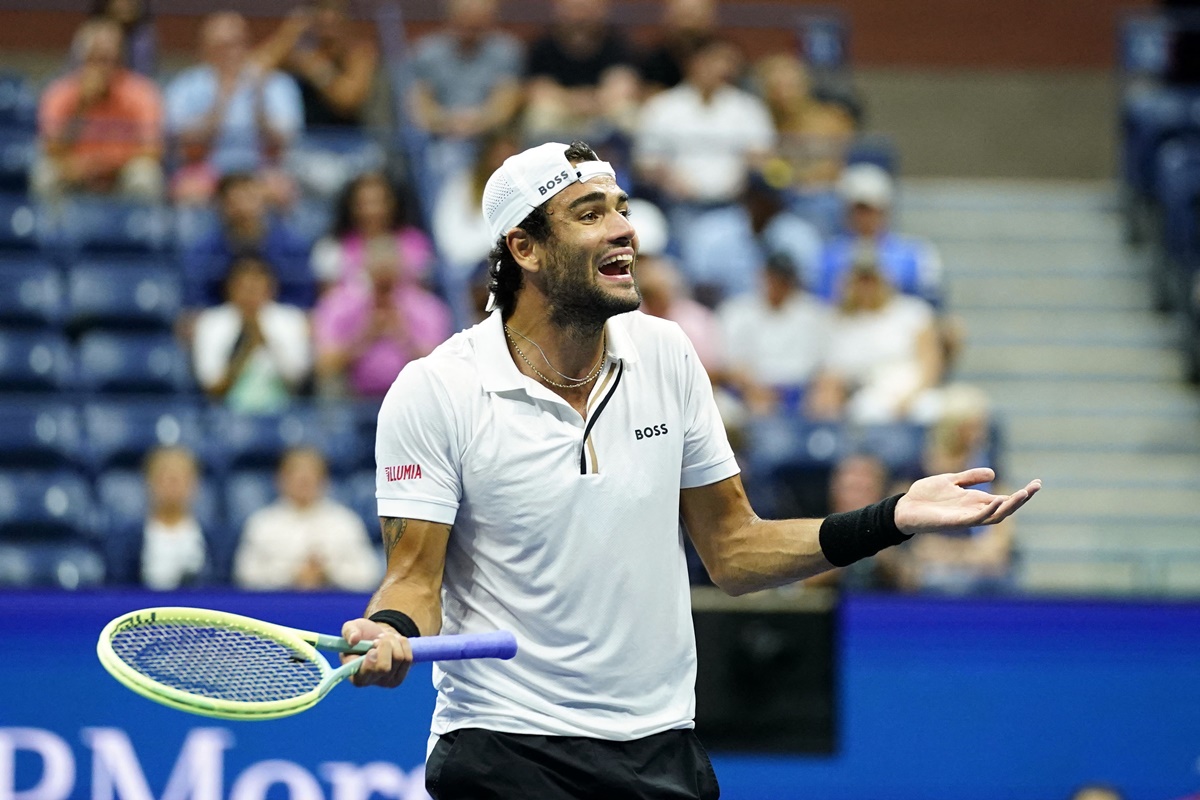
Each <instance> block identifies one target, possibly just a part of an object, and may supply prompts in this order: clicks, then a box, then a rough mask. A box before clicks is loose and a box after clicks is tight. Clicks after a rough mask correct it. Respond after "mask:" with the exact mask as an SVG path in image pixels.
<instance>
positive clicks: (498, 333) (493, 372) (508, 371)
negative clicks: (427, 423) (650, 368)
mask: <svg viewBox="0 0 1200 800" xmlns="http://www.w3.org/2000/svg"><path fill="white" fill-rule="evenodd" d="M632 313H634V314H637V313H640V312H637V311H634V312H632ZM624 316H625V315H624V314H621V315H619V316H616V317H613V318H612V319H610V320H609V321H608V322H606V323H605V325H604V327H605V330H607V331H608V352H609V354H610V355H612V357H613V358H616V359H618V360H620V361H624V362H625V363H626V364H633V363H635V362H636V361H637V360H638V351H637V345H635V344H634V342H633V337H631V336H630V335H629V331H628V330H626V327H625V320H624ZM475 341H476V343H477V344H476V347H475V353H476V356H475V358H476V362H477V364H478V366H479V377H480V380H481V382H482V384H483V390H484V391H485V392H507V391H511V390H513V389H524V388H525V375H524V373H522V372H521V371H520V370H519V369H517V365H516V363H515V362H514V361H513V359H512V355H511V354H510V353H509V352H508V342H507V339H506V338H505V336H504V320H503V316H502V314H501V312H500V309H496V310H495V311H493V312H492V313H491V314H490V315H489V316H488V318H487V319H485V320H484V321H483V322H481V323H479V335H478V336H476V337H475Z"/></svg>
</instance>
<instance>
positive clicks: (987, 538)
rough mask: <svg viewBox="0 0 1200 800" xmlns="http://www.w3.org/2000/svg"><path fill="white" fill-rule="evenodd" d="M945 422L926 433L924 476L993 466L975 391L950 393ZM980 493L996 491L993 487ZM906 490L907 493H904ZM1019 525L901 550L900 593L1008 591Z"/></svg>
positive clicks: (946, 535) (938, 537)
mask: <svg viewBox="0 0 1200 800" xmlns="http://www.w3.org/2000/svg"><path fill="white" fill-rule="evenodd" d="M941 395H942V404H941V416H940V418H939V419H938V421H937V423H935V424H934V425H933V426H932V427H930V429H929V430H928V431H927V433H926V438H925V452H924V454H923V457H922V463H921V474H922V475H933V474H940V473H946V472H963V471H964V470H968V469H973V468H975V467H987V466H992V465H991V464H989V463H988V452H987V448H988V444H989V442H988V437H989V430H990V422H991V419H990V414H989V411H988V401H987V397H986V396H985V395H984V393H983V392H982V391H981V390H980V389H978V388H977V387H974V386H965V385H956V386H948V387H946V388H945V389H944V390H943V391H942V393H941ZM976 488H979V489H982V490H984V491H993V490H994V489H993V487H992V486H991V485H990V484H983V485H980V486H978V487H976ZM901 490H902V489H901ZM1013 524H1014V523H1013V521H1012V520H1005V521H1004V522H1001V523H1000V524H999V525H981V526H979V527H976V528H967V529H964V530H961V531H957V532H942V533H935V534H930V535H928V536H925V535H922V536H920V537H917V539H915V540H913V541H911V542H907V543H906V544H905V545H904V546H903V547H901V548H898V549H897V553H896V555H895V558H894V564H893V575H894V578H895V580H896V582H897V587H898V588H900V589H905V590H910V591H916V590H934V591H943V592H952V593H962V592H978V591H988V590H996V589H1002V588H1005V587H1006V586H1007V582H1008V577H1009V573H1010V569H1011V565H1012V545H1013Z"/></svg>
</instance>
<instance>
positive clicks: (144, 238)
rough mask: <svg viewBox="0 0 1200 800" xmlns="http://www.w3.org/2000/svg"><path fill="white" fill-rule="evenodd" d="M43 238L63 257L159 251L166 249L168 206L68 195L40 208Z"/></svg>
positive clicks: (169, 234) (169, 229) (169, 221)
mask: <svg viewBox="0 0 1200 800" xmlns="http://www.w3.org/2000/svg"><path fill="white" fill-rule="evenodd" d="M43 213H44V214H45V228H46V234H45V239H46V241H47V243H48V245H49V246H50V247H51V248H53V249H55V250H56V251H58V252H59V253H60V254H61V255H63V256H64V257H66V258H70V257H74V256H77V255H79V254H92V253H122V254H143V255H146V254H161V253H166V252H168V251H169V250H170V248H171V245H172V241H173V240H172V234H173V233H174V227H175V222H174V218H173V216H172V213H171V211H170V209H168V208H166V207H163V206H157V205H147V204H144V203H131V202H127V201H122V200H119V199H116V198H110V197H105V198H97V197H82V196H80V197H71V198H69V199H68V200H66V201H65V202H64V203H63V204H62V206H61V207H60V208H58V209H56V210H54V211H51V210H49V209H46V210H44V212H43Z"/></svg>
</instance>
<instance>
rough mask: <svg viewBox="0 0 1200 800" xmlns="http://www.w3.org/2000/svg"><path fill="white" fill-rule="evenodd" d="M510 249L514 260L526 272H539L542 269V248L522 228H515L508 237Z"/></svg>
mask: <svg viewBox="0 0 1200 800" xmlns="http://www.w3.org/2000/svg"><path fill="white" fill-rule="evenodd" d="M506 239H507V242H508V250H509V252H511V253H512V255H513V260H514V261H516V262H517V265H518V266H519V267H520V268H521V269H523V270H525V271H526V272H537V271H538V270H539V269H541V248H540V247H539V246H538V243H537V242H535V241H534V240H533V238H532V237H531V236H530V235H529V234H527V233H526V232H525V231H524V230H522V229H521V228H513V229H512V230H511V231H509V232H508V236H507V237H506Z"/></svg>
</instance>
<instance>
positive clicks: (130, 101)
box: [31, 19, 163, 201]
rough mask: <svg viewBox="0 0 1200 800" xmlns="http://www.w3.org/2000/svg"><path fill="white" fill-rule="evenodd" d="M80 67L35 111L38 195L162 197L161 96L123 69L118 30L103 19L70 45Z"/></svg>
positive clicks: (90, 23)
mask: <svg viewBox="0 0 1200 800" xmlns="http://www.w3.org/2000/svg"><path fill="white" fill-rule="evenodd" d="M72 51H73V56H74V57H75V59H76V61H77V62H78V64H79V67H78V68H77V69H75V70H74V71H72V72H70V73H68V74H67V75H65V76H63V77H62V78H59V79H58V80H56V81H55V82H54V83H52V84H50V86H49V88H47V89H46V92H45V94H43V95H42V102H41V106H40V108H39V109H38V126H39V129H40V134H39V135H40V139H41V146H42V154H41V156H40V157H39V158H38V160H37V161H36V162H35V163H34V166H33V173H32V176H31V184H32V188H33V191H34V193H35V194H37V195H38V196H40V197H42V198H46V199H55V198H59V197H61V196H62V195H63V194H65V193H68V192H79V191H83V192H95V193H101V194H118V195H121V196H124V197H128V198H131V199H136V200H144V201H154V200H157V199H158V198H160V197H161V196H162V191H163V171H162V164H161V163H160V159H161V157H162V98H161V97H160V95H159V92H158V89H157V88H156V87H155V85H154V84H153V83H152V82H151V81H150V80H149V79H147V78H145V77H142V76H141V75H138V74H136V73H134V72H131V71H130V70H127V69H125V68H124V67H122V66H121V62H122V54H121V28H120V27H119V26H118V25H117V24H116V23H114V22H112V21H110V20H107V19H92V20H89V21H87V22H85V23H84V24H83V25H81V26H80V28H79V30H78V32H77V33H76V34H75V40H74V42H73V44H72Z"/></svg>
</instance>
